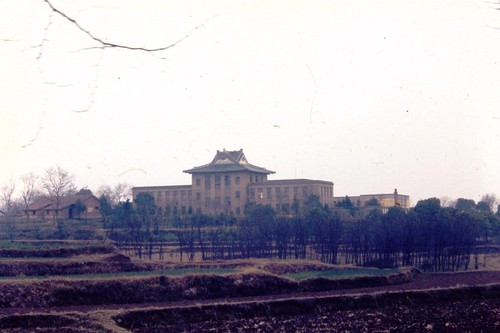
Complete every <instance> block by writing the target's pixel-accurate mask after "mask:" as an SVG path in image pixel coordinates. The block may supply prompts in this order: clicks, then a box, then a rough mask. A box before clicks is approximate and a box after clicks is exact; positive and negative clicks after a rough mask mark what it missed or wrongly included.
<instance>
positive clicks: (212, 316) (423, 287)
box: [0, 244, 500, 333]
mask: <svg viewBox="0 0 500 333" xmlns="http://www.w3.org/2000/svg"><path fill="white" fill-rule="evenodd" d="M0 256H2V258H0V276H1V278H0V330H1V331H2V332H42V333H44V332H170V331H175V332H345V331H350V332H375V331H379V332H401V331H405V332H430V331H439V332H494V331H500V297H499V296H500V272H499V271H485V270H483V271H474V272H462V273H454V274H424V273H421V272H419V271H416V270H413V269H410V268H407V269H399V270H397V269H388V270H378V269H369V268H357V267H346V266H333V265H326V264H322V263H318V262H314V261H271V260H236V261H220V262H198V263H179V262H175V263H172V262H170V263H169V262H143V261H136V260H132V259H130V258H129V257H127V256H125V255H123V254H121V253H119V252H118V251H117V250H116V249H115V248H113V247H110V246H95V245H90V244H89V245H82V246H76V247H75V246H73V247H67V246H66V247H65V246H54V247H51V248H49V249H47V248H44V249H33V248H15V247H14V248H10V249H4V250H0Z"/></svg>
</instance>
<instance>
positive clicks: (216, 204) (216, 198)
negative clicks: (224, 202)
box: [215, 197, 221, 208]
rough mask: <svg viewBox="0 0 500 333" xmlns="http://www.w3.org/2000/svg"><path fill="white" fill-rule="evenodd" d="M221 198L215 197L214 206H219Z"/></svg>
mask: <svg viewBox="0 0 500 333" xmlns="http://www.w3.org/2000/svg"><path fill="white" fill-rule="evenodd" d="M220 205H221V200H220V197H215V208H220Z"/></svg>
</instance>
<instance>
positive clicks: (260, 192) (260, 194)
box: [257, 187, 264, 199]
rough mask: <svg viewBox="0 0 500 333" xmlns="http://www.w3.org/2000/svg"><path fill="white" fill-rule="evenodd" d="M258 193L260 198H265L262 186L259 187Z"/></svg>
mask: <svg viewBox="0 0 500 333" xmlns="http://www.w3.org/2000/svg"><path fill="white" fill-rule="evenodd" d="M257 193H258V196H259V199H263V198H264V194H262V187H260V188H258V189H257Z"/></svg>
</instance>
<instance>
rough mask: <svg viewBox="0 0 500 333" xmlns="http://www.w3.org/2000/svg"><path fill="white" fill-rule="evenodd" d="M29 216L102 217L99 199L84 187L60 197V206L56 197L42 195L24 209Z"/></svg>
mask: <svg viewBox="0 0 500 333" xmlns="http://www.w3.org/2000/svg"><path fill="white" fill-rule="evenodd" d="M24 213H25V214H26V215H29V217H37V218H42V219H43V218H55V217H58V218H65V219H80V218H82V219H95V218H100V217H101V210H100V202H99V199H98V198H97V197H96V196H94V195H93V194H92V192H91V191H90V190H86V189H82V190H80V191H79V192H78V193H77V194H73V195H66V196H62V197H60V198H59V207H57V200H56V198H55V197H42V198H39V199H38V200H35V201H34V202H33V203H32V204H31V205H29V206H28V209H25V210H24Z"/></svg>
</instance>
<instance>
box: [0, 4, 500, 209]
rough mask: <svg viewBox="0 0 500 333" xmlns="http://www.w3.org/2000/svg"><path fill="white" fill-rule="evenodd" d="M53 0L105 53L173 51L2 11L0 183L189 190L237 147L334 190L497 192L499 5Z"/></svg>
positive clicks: (26, 11)
mask: <svg viewBox="0 0 500 333" xmlns="http://www.w3.org/2000/svg"><path fill="white" fill-rule="evenodd" d="M51 2H52V3H53V4H54V6H55V7H56V8H58V9H60V10H61V11H64V12H65V13H66V14H67V15H68V16H69V17H71V18H73V19H76V20H77V22H78V23H79V24H80V25H81V27H83V28H84V29H86V30H88V31H90V32H91V33H92V34H93V35H94V36H96V37H98V38H100V39H102V40H105V41H106V42H110V43H116V44H124V45H128V46H131V47H145V48H156V47H163V46H167V45H171V44H175V43H177V42H178V43H177V44H176V45H175V46H173V47H171V48H169V49H168V50H165V51H161V52H142V51H131V50H124V49H111V48H108V49H105V50H103V49H100V48H95V47H99V46H100V45H99V44H98V43H97V42H95V41H93V40H92V39H91V38H89V36H88V35H86V34H85V33H83V32H82V31H80V30H78V29H77V28H76V27H75V26H74V25H72V24H71V23H70V22H68V21H67V20H65V19H64V18H62V17H61V16H59V15H58V14H56V13H52V12H51V10H50V8H49V7H48V6H47V4H46V3H45V2H44V1H43V0H17V1H12V0H0V8H2V11H0V78H1V79H0V116H1V119H0V121H1V123H0V131H1V133H2V134H1V135H2V140H1V141H0V149H1V151H2V157H1V160H0V161H1V162H0V163H1V164H0V165H1V174H0V185H2V184H5V183H7V182H8V181H9V180H10V179H14V180H16V181H17V180H18V178H19V177H20V176H21V175H22V174H24V173H27V172H35V173H38V174H42V173H43V171H44V170H45V169H46V168H48V167H51V166H55V165H59V166H61V167H63V168H65V169H67V170H68V171H70V172H72V173H74V174H76V176H77V178H76V181H77V185H78V186H80V187H83V186H86V187H89V188H91V189H94V190H95V189H97V188H98V187H99V186H100V185H102V184H108V185H114V184H116V183H119V182H126V183H130V184H132V185H133V186H145V185H169V184H190V181H191V180H190V176H189V175H187V174H184V173H183V172H182V170H185V169H189V168H191V167H193V166H198V165H202V164H205V163H208V162H210V161H211V160H212V158H213V156H214V155H215V153H216V151H217V149H219V150H222V149H223V148H226V149H228V150H237V149H243V150H244V152H245V154H246V156H247V158H248V160H249V162H250V163H253V164H256V165H258V166H262V167H265V168H268V169H271V170H274V171H276V174H274V175H272V176H271V177H270V179H284V178H309V179H322V180H329V181H332V182H334V183H335V195H338V196H344V195H358V194H368V193H392V191H393V190H394V188H397V189H398V191H399V192H400V193H402V194H408V195H410V197H411V200H412V202H413V204H415V203H416V202H417V201H418V200H419V199H425V198H429V197H441V196H449V197H452V198H458V197H466V198H472V199H474V200H476V201H478V200H479V198H480V196H481V195H483V194H485V193H496V194H497V195H499V194H500V173H499V171H500V137H499V135H500V64H499V61H500V30H499V28H500V11H498V10H496V9H495V8H498V7H499V5H498V4H495V3H494V1H493V0H492V1H491V2H489V1H481V0H458V1H457V0H440V1H426V0H407V1H400V0H394V1H392V0H384V1H365V0H358V1H352V0H332V1H270V0H265V1H257V0H255V1H229V0H228V1H222V0H221V1H154V0H148V1H144V0H142V1H124V0H99V1H97V0H95V1H90V0H89V1H83V0H82V1H70V2H68V1H61V0H52V1H51ZM186 36H187V37H186ZM44 40H45V41H44ZM42 41H44V42H43V43H42ZM78 111H83V112H78Z"/></svg>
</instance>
